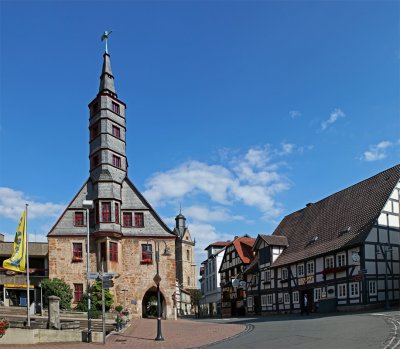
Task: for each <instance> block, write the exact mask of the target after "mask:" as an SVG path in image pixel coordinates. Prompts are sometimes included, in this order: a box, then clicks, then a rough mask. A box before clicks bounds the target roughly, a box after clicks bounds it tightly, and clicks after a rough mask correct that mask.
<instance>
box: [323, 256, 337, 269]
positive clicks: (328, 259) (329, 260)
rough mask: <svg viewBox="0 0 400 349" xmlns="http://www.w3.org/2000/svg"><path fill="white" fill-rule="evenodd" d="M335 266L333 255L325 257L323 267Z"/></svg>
mask: <svg viewBox="0 0 400 349" xmlns="http://www.w3.org/2000/svg"><path fill="white" fill-rule="evenodd" d="M334 266H335V258H334V257H333V256H327V257H325V268H333V267H334Z"/></svg>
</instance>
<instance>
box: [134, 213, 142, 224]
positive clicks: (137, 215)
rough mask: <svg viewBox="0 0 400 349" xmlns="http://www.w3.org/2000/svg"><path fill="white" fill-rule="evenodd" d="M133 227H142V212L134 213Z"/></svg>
mask: <svg viewBox="0 0 400 349" xmlns="http://www.w3.org/2000/svg"><path fill="white" fill-rule="evenodd" d="M135 227H144V221H143V212H135Z"/></svg>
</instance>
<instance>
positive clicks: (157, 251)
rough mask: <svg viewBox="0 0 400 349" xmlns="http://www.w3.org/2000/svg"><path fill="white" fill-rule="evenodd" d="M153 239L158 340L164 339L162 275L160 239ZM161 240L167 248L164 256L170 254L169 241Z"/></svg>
mask: <svg viewBox="0 0 400 349" xmlns="http://www.w3.org/2000/svg"><path fill="white" fill-rule="evenodd" d="M153 241H154V248H155V256H156V267H157V272H156V275H155V276H154V278H153V280H154V282H155V283H156V284H157V336H156V338H155V340H156V341H163V340H164V337H163V335H162V331H161V295H160V282H161V276H160V273H159V262H160V241H158V240H153ZM161 241H162V242H163V243H164V245H165V250H164V253H163V256H170V255H171V253H170V251H169V248H168V246H167V243H166V242H165V241H164V240H161Z"/></svg>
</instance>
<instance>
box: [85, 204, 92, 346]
mask: <svg viewBox="0 0 400 349" xmlns="http://www.w3.org/2000/svg"><path fill="white" fill-rule="evenodd" d="M82 206H83V208H85V209H86V233H87V237H86V239H87V246H86V282H87V285H86V287H87V314H88V330H87V342H88V343H90V342H91V341H92V322H91V318H90V277H89V274H90V244H89V238H90V235H89V209H92V208H93V200H83V204H82Z"/></svg>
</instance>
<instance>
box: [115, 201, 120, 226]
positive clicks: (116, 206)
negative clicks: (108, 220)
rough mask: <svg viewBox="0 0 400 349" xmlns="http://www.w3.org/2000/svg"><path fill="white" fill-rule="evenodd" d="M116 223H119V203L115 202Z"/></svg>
mask: <svg viewBox="0 0 400 349" xmlns="http://www.w3.org/2000/svg"><path fill="white" fill-rule="evenodd" d="M115 223H117V224H119V205H118V204H115Z"/></svg>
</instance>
